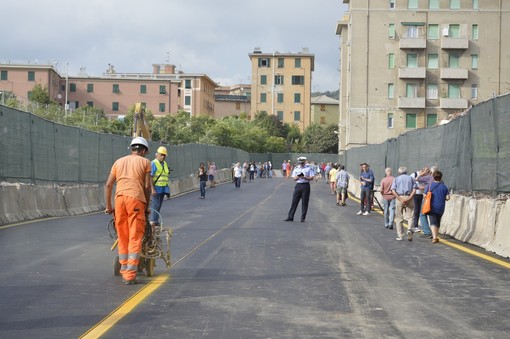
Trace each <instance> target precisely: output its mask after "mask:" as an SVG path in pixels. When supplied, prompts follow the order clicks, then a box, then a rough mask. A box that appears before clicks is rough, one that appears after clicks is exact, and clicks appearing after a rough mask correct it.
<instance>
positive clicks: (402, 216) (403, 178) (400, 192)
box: [391, 167, 416, 241]
mask: <svg viewBox="0 0 510 339" xmlns="http://www.w3.org/2000/svg"><path fill="white" fill-rule="evenodd" d="M415 187H416V184H415V182H414V180H413V178H411V176H409V175H407V168H406V167H400V168H399V169H398V177H396V178H395V180H393V184H392V185H391V191H392V192H393V195H394V196H395V198H396V199H397V201H396V211H395V223H396V224H397V240H399V241H400V240H402V238H403V236H404V220H406V221H407V226H408V229H407V240H409V241H412V240H413V221H414V215H413V213H414V201H413V196H414V193H415V191H416V190H415Z"/></svg>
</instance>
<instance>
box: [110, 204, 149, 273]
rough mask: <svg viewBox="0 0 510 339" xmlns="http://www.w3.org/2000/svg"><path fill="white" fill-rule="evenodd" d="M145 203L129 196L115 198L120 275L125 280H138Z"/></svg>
mask: <svg viewBox="0 0 510 339" xmlns="http://www.w3.org/2000/svg"><path fill="white" fill-rule="evenodd" d="M145 209H146V205H145V203H144V202H142V201H140V200H138V199H135V198H133V197H127V196H122V195H121V196H117V197H116V198H115V228H116V229H117V235H118V237H119V243H118V250H119V262H120V273H121V274H122V277H123V278H124V280H133V279H135V278H136V272H137V270H138V263H139V262H140V252H141V250H142V238H143V233H144V231H145Z"/></svg>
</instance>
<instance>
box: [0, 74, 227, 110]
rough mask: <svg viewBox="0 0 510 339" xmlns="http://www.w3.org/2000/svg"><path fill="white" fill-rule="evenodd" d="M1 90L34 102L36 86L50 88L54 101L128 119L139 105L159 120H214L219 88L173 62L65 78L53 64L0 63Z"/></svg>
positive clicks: (203, 76) (205, 78) (71, 108)
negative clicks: (180, 116)
mask: <svg viewBox="0 0 510 339" xmlns="http://www.w3.org/2000/svg"><path fill="white" fill-rule="evenodd" d="M0 76H1V80H0V91H1V90H5V91H10V92H12V93H13V94H15V95H16V96H18V97H20V98H21V99H24V98H26V99H29V97H30V91H31V90H32V89H33V87H34V86H35V84H40V85H42V86H43V87H46V88H48V91H49V94H50V99H51V100H53V101H55V102H57V103H59V104H61V105H62V106H64V105H65V98H66V96H67V103H68V104H69V109H70V110H74V109H76V108H78V107H82V106H85V105H87V106H92V107H97V108H100V109H102V110H103V111H104V112H105V113H106V114H107V115H109V116H118V115H125V114H126V113H127V111H128V108H129V107H131V106H133V105H134V104H135V103H137V102H141V103H142V105H143V106H144V107H145V108H146V109H147V110H150V111H151V112H152V113H153V115H154V116H162V115H167V114H170V113H177V112H178V111H179V110H184V111H187V112H190V113H191V114H192V115H199V114H203V115H208V116H211V117H213V116H214V103H215V98H214V91H215V89H216V87H218V85H217V84H216V83H215V82H214V81H213V80H211V79H210V78H209V77H208V76H207V75H205V74H190V73H183V72H176V70H175V66H174V65H171V64H162V65H160V64H155V65H153V72H152V73H117V72H116V71H115V70H114V68H113V66H112V65H110V66H109V68H108V70H107V71H106V72H105V73H104V74H103V75H102V76H100V77H95V76H87V75H86V74H84V72H81V74H79V75H78V76H69V77H67V78H66V77H65V76H63V75H61V74H59V73H58V72H57V71H56V70H55V69H54V67H53V66H52V65H31V64H28V65H13V64H0Z"/></svg>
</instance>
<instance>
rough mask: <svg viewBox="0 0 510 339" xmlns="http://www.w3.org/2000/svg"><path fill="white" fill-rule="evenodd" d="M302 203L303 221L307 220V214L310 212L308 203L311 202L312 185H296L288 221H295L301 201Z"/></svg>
mask: <svg viewBox="0 0 510 339" xmlns="http://www.w3.org/2000/svg"><path fill="white" fill-rule="evenodd" d="M301 199H303V201H302V202H301V220H305V219H306V212H307V211H308V201H309V200H310V184H309V183H306V184H296V187H294V194H293V195H292V204H291V205H290V210H289V216H288V219H294V214H295V213H296V209H297V206H298V204H299V200H301Z"/></svg>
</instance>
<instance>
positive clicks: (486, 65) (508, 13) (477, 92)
mask: <svg viewBox="0 0 510 339" xmlns="http://www.w3.org/2000/svg"><path fill="white" fill-rule="evenodd" d="M343 3H345V4H347V5H348V11H347V12H346V13H345V14H344V17H343V19H342V20H341V21H340V22H338V24H337V29H336V33H337V35H339V36H340V119H339V132H340V133H339V138H340V139H339V144H340V149H341V150H345V149H349V148H352V147H357V146H361V145H366V144H373V143H379V142H382V141H384V140H386V139H388V138H392V137H395V136H398V135H399V134H401V133H405V132H406V131H408V130H412V129H416V128H422V127H429V126H434V125H436V124H437V123H438V122H439V121H441V120H442V119H444V118H446V117H447V116H448V115H449V114H452V113H458V112H461V111H463V110H465V109H467V108H468V107H470V106H471V105H474V104H477V103H479V102H482V101H484V100H487V99H489V98H490V97H492V96H494V95H499V94H503V93H506V92H508V91H510V44H509V43H508V42H509V41H510V2H508V1H500V0H483V1H478V0H381V1H370V0H357V1H350V0H343Z"/></svg>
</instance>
